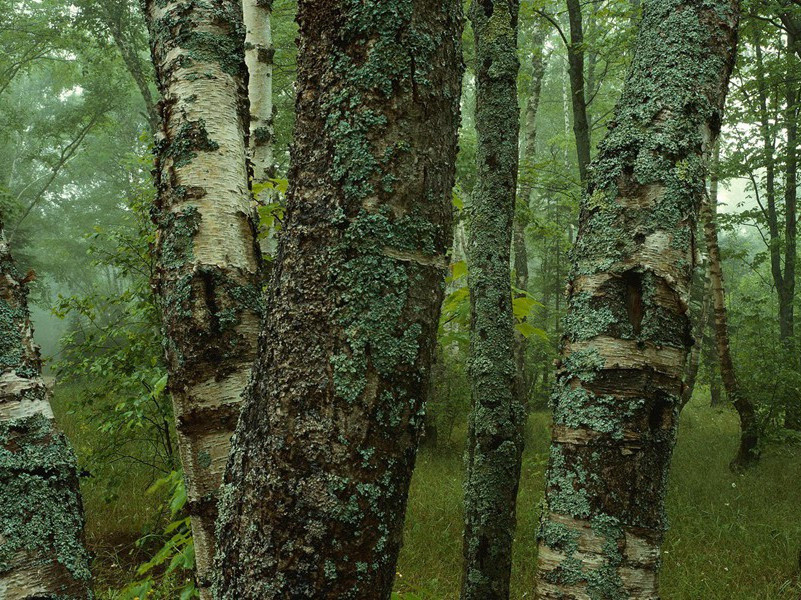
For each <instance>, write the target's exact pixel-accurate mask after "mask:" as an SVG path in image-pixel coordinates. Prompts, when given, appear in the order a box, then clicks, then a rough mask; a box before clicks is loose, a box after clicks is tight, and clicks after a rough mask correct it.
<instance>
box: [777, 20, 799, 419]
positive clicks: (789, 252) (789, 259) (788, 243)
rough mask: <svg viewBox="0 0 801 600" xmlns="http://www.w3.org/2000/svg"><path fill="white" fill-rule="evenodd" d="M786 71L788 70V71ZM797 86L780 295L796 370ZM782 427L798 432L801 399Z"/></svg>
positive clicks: (790, 91) (789, 115)
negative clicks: (782, 278) (782, 284)
mask: <svg viewBox="0 0 801 600" xmlns="http://www.w3.org/2000/svg"><path fill="white" fill-rule="evenodd" d="M796 45H797V44H796V39H795V38H794V37H793V35H792V34H791V35H788V39H787V61H788V63H790V64H793V63H794V62H795V60H796V59H795V56H794V54H793V49H794V48H795V46H796ZM788 71H789V69H788ZM797 87H798V82H797V81H795V80H794V78H793V76H792V72H788V76H787V82H786V92H787V95H786V100H787V110H786V114H785V121H786V124H785V129H786V131H787V165H786V169H785V185H784V211H785V221H784V222H785V229H784V280H783V283H784V286H783V287H782V289H781V291H780V294H781V301H780V305H781V316H780V334H781V337H782V340H783V342H784V346H785V349H786V356H787V357H788V359H790V360H791V361H792V365H793V366H794V367H795V368H796V369H797V368H798V366H799V364H800V363H799V360H798V356H797V348H796V343H795V314H794V308H795V263H796V255H797V241H796V238H797V231H798V222H797V204H798V90H797ZM785 426H786V427H787V428H788V429H795V430H797V431H801V396H799V395H798V394H797V393H796V394H794V395H793V397H792V398H790V403H789V405H788V407H787V416H786V418H785Z"/></svg>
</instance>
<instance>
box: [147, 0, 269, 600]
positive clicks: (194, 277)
mask: <svg viewBox="0 0 801 600" xmlns="http://www.w3.org/2000/svg"><path fill="white" fill-rule="evenodd" d="M145 8H146V10H145V16H146V18H147V22H148V28H149V30H150V36H151V50H152V55H153V62H154V64H155V67H156V78H157V81H158V87H159V90H160V92H161V95H162V101H161V103H160V105H159V107H160V111H161V131H160V133H159V135H158V136H157V140H156V149H155V152H156V186H157V197H156V206H155V210H154V219H155V221H156V224H157V227H158V237H157V240H156V254H157V259H158V269H157V272H156V275H155V277H154V281H153V284H154V288H155V291H156V293H157V296H158V297H159V303H160V307H161V311H162V317H163V318H162V321H163V323H164V329H165V331H164V333H165V337H166V344H165V349H166V357H167V365H168V369H169V373H170V391H171V392H172V398H173V404H174V407H175V418H176V429H177V432H178V442H179V450H180V454H181V462H182V464H183V468H184V475H185V478H186V484H187V496H188V512H189V515H190V516H191V517H192V532H193V535H194V543H195V556H196V564H197V576H198V584H199V588H200V594H201V598H203V599H204V600H206V599H210V598H211V588H210V584H211V581H210V575H211V567H212V563H213V559H214V547H215V544H214V523H215V520H216V514H217V492H218V488H219V486H220V483H221V482H222V476H223V472H224V470H225V464H226V461H227V459H228V450H229V447H230V438H231V435H232V434H233V431H234V427H235V426H236V421H237V418H238V415H239V408H240V402H241V397H242V392H243V390H244V388H245V385H246V383H247V381H248V378H249V377H250V369H251V365H252V364H253V361H254V360H255V357H256V346H257V341H256V340H257V338H258V331H259V302H260V300H261V298H260V295H261V289H260V277H259V273H258V271H259V262H260V259H259V254H258V248H257V246H256V233H255V231H256V230H255V224H254V222H253V219H252V209H251V198H250V191H249V188H248V176H247V168H246V164H247V163H246V158H245V145H246V139H247V138H246V132H247V130H248V128H247V123H248V112H247V106H248V103H247V89H246V86H245V81H246V77H247V72H246V69H245V63H244V29H243V26H242V14H241V5H240V3H238V2H235V1H233V0H210V1H209V2H201V1H200V0H189V1H187V2H177V1H172V0H170V1H168V2H166V3H164V2H162V1H161V0H147V2H146V7H145Z"/></svg>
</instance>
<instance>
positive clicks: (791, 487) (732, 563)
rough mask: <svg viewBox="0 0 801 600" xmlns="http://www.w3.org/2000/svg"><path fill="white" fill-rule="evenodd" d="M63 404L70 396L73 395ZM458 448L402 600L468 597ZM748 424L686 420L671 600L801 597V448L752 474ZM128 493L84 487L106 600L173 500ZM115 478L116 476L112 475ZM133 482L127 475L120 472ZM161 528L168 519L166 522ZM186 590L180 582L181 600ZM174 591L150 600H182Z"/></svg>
mask: <svg viewBox="0 0 801 600" xmlns="http://www.w3.org/2000/svg"><path fill="white" fill-rule="evenodd" d="M61 393H64V392H63V391H61ZM59 398H60V395H59V390H58V389H57V393H56V399H55V401H54V408H55V410H56V414H57V418H58V419H59V422H60V423H62V424H63V427H64V429H65V432H66V433H67V435H68V436H69V437H71V438H72V439H73V440H75V441H76V442H77V443H76V451H77V452H78V454H79V456H81V455H82V453H88V452H91V451H92V450H91V448H92V447H93V446H94V444H97V443H101V440H98V439H92V438H91V437H86V436H85V434H82V433H81V432H80V431H79V429H80V427H81V424H80V421H79V420H78V419H76V416H75V415H70V414H66V412H65V411H64V407H63V404H62V403H61V402H59ZM549 418H550V417H549V414H548V413H546V412H535V413H533V414H532V415H531V416H530V418H529V421H528V424H527V427H526V450H525V453H524V457H523V471H522V473H523V474H522V478H521V486H520V493H519V496H518V505H519V506H520V510H519V513H518V523H517V535H516V539H515V544H514V557H515V564H514V569H513V573H514V575H513V577H512V593H511V598H513V599H514V600H522V599H523V598H534V593H533V589H534V583H535V580H536V570H535V569H534V568H533V566H534V565H536V560H535V557H536V553H537V544H536V532H537V527H538V523H539V516H540V505H541V501H542V490H543V484H544V476H545V467H546V464H547V452H548V444H547V440H548V439H549V432H548V427H549ZM454 429H455V430H454V432H453V434H452V438H451V441H450V442H447V441H445V442H443V443H442V444H441V447H438V448H436V449H432V448H427V449H423V450H421V451H420V454H419V456H418V462H417V467H416V469H415V474H414V477H413V479H412V485H411V489H410V493H409V508H408V512H407V519H406V525H405V531H404V545H403V549H402V551H401V554H400V559H399V561H398V568H397V575H396V579H395V591H394V595H393V598H395V599H396V600H453V599H456V598H458V597H459V594H458V589H459V577H460V568H461V546H462V523H463V517H462V502H463V500H462V475H461V474H462V464H463V456H462V447H463V443H464V436H465V430H464V424H463V423H462V424H461V425H460V426H458V428H454ZM738 432H739V425H738V422H737V415H736V413H735V412H734V411H733V410H731V409H729V408H712V407H710V406H709V390H708V388H707V387H705V386H701V387H699V389H698V390H697V393H696V394H695V397H694V398H693V400H692V401H691V402H690V403H689V404H688V406H687V407H686V408H685V410H684V412H683V414H682V420H681V424H680V425H679V439H678V443H677V446H676V452H675V455H674V458H673V466H672V469H671V482H670V491H669V494H668V501H667V506H668V518H669V520H670V526H671V528H670V533H669V534H668V536H667V539H666V540H665V545H664V548H665V553H664V565H663V574H664V575H663V578H664V583H663V587H662V597H663V598H664V600H698V599H699V598H703V599H705V600H755V599H759V600H797V599H798V598H799V596H800V595H801V578H800V577H799V565H798V563H797V562H796V560H795V557H794V552H795V551H796V550H797V540H798V539H799V537H801V523H799V522H798V519H797V510H798V504H797V498H799V497H801V447H800V446H789V447H787V446H781V445H777V446H773V447H769V448H768V449H766V451H765V453H764V457H763V460H762V461H761V462H760V464H759V466H757V467H755V468H754V469H752V470H750V471H749V472H747V473H745V474H741V475H735V474H732V473H731V472H730V471H729V469H728V463H729V461H730V460H731V456H732V454H733V453H734V452H735V450H736V447H737V438H738ZM119 470H120V471H124V477H125V479H126V481H127V482H129V483H128V484H126V486H125V487H123V489H121V490H120V494H119V497H117V498H114V499H113V500H109V499H107V498H105V497H104V491H105V487H104V486H103V484H102V482H98V479H99V477H102V475H100V474H97V475H98V476H99V477H93V478H91V477H90V478H87V479H84V480H83V482H82V486H81V487H82V491H83V496H84V502H85V503H86V511H87V515H88V516H89V517H88V520H87V543H88V545H89V548H90V549H91V550H92V552H93V553H94V555H95V559H94V563H93V571H94V573H95V576H96V578H97V584H96V586H97V588H96V589H97V592H98V595H99V598H100V599H102V600H115V599H118V598H120V597H121V595H120V594H119V582H120V581H125V580H132V579H136V577H137V575H136V569H137V567H139V565H140V564H142V563H143V562H145V561H146V560H147V559H149V558H150V555H151V554H152V549H151V548H149V547H148V545H147V544H146V545H145V546H144V547H143V548H138V547H136V544H135V542H136V541H137V540H138V539H139V538H140V537H142V532H143V531H144V530H147V529H148V528H158V526H159V523H160V521H163V520H164V518H165V515H164V514H163V506H164V498H163V497H161V495H160V494H155V495H154V494H151V495H143V494H142V493H141V490H142V489H145V488H147V487H148V485H149V484H148V481H149V478H150V477H151V472H150V470H149V469H147V468H146V467H143V466H141V465H140V466H138V467H137V466H133V467H119ZM106 476H108V475H106ZM118 476H123V473H118ZM160 517H161V518H160ZM179 587H180V583H178V582H176V585H175V589H177V588H179ZM174 593H175V592H174V591H173V588H172V587H170V586H167V588H166V589H165V590H164V591H162V592H158V593H155V594H153V595H151V596H148V597H150V598H164V599H165V600H166V599H168V598H173V597H174V596H173V595H172V594H174Z"/></svg>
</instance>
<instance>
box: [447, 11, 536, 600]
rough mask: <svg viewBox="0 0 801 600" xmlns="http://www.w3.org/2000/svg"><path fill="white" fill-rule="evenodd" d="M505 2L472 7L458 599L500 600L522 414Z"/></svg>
mask: <svg viewBox="0 0 801 600" xmlns="http://www.w3.org/2000/svg"><path fill="white" fill-rule="evenodd" d="M519 8H520V7H519V4H518V3H517V2H516V1H515V0H511V1H508V0H498V1H494V0H484V1H479V0H474V1H473V3H472V4H471V6H470V21H471V23H472V25H473V32H474V35H475V48H476V83H477V88H476V129H477V130H478V148H477V160H476V170H477V182H476V187H475V190H474V191H473V198H472V205H471V209H470V211H471V212H470V217H471V219H470V229H469V239H468V265H469V267H470V270H469V277H468V286H469V288H470V306H471V328H470V360H469V373H470V379H471V384H472V400H473V407H472V411H471V413H470V418H469V422H468V430H469V431H468V442H467V455H466V459H465V463H466V467H467V474H466V479H465V484H464V490H465V528H464V545H463V556H464V563H463V573H462V594H461V597H462V599H463V600H467V599H470V600H491V599H496V598H497V599H506V598H508V597H509V576H510V574H511V570H512V540H513V539H514V531H515V504H516V500H517V488H518V482H519V479H520V460H521V457H522V453H523V432H522V427H523V423H524V420H525V410H524V405H523V402H522V399H521V398H520V396H519V394H518V387H517V385H516V382H517V377H516V376H517V370H516V362H515V352H514V350H515V329H514V314H513V312H512V289H511V273H510V271H509V267H510V262H511V256H510V253H511V243H512V223H513V221H514V213H515V199H516V196H517V167H518V130H519V111H518V106H517V74H518V71H519V67H520V65H519V62H518V59H517V27H518V13H519Z"/></svg>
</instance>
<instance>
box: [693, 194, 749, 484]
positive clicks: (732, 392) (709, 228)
mask: <svg viewBox="0 0 801 600" xmlns="http://www.w3.org/2000/svg"><path fill="white" fill-rule="evenodd" d="M716 212H717V202H715V201H714V200H713V199H712V198H711V197H710V198H709V199H708V200H707V201H705V202H703V203H702V205H701V221H702V223H703V225H704V237H705V238H706V249H707V253H708V254H709V277H710V283H711V284H712V285H711V293H712V302H713V306H714V308H715V313H714V314H715V339H716V341H717V350H718V360H719V361H720V362H719V364H720V376H721V379H723V386H724V387H725V389H726V396H727V397H728V399H729V402H731V403H732V404H733V405H734V408H735V410H736V411H737V414H738V415H739V417H740V447H739V449H738V450H737V455H736V456H735V457H734V459H733V460H732V462H731V467H732V469H734V470H739V469H742V468H745V467H748V466H750V465H752V464H754V463H755V462H756V461H758V460H759V447H758V446H759V427H758V423H757V418H756V411H755V410H754V405H753V404H752V403H751V400H750V399H749V398H748V397H747V396H745V395H744V394H743V393H742V390H741V389H740V385H739V382H738V380H737V373H736V372H735V370H734V361H733V360H732V357H731V344H730V342H729V324H728V315H727V311H726V299H725V296H724V286H723V265H722V262H721V259H720V247H719V246H718V228H717V223H716V222H715V221H716V219H715V214H716Z"/></svg>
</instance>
